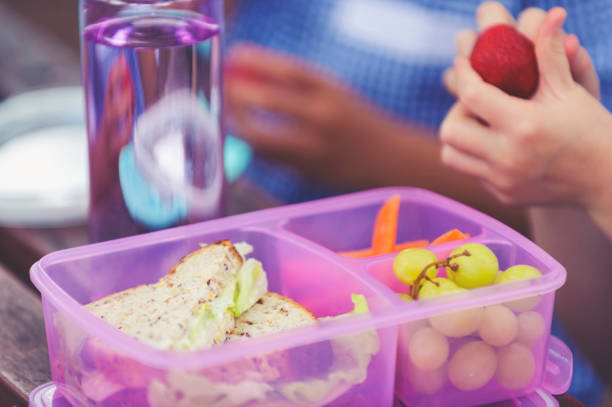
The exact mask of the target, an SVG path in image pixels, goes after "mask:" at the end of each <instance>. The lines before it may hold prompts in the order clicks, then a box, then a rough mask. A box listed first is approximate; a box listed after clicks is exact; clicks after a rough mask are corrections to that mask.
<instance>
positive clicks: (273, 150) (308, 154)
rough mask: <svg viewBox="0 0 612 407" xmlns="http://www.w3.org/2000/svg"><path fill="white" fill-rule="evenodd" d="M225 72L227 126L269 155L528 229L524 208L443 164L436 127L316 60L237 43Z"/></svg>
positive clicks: (354, 183) (321, 174) (315, 172)
mask: <svg viewBox="0 0 612 407" xmlns="http://www.w3.org/2000/svg"><path fill="white" fill-rule="evenodd" d="M225 80H226V83H225V96H226V97H225V103H226V106H227V108H228V113H229V115H228V118H229V123H230V126H231V128H232V130H233V131H234V132H235V133H236V134H239V135H240V136H241V137H243V138H244V139H245V140H246V141H248V142H249V143H250V145H251V146H252V147H253V148H254V149H255V150H256V151H257V152H258V153H259V154H261V155H263V156H265V157H267V158H268V159H272V160H275V161H278V162H282V163H286V164H289V165H291V166H293V167H295V168H297V169H299V170H300V171H301V172H302V173H304V174H305V175H306V176H308V177H310V178H311V179H314V180H316V181H318V182H321V183H323V184H325V185H327V186H330V187H333V188H338V189H340V190H361V189H366V188H374V187H382V186H393V185H407V186H415V187H421V188H425V189H429V190H432V191H435V192H438V193H441V194H444V195H446V196H449V197H451V198H454V199H456V200H458V201H461V202H463V203H466V204H468V205H470V206H472V207H474V208H476V209H479V210H482V211H483V212H485V213H488V214H489V215H491V216H493V217H495V218H498V219H500V220H501V221H503V222H505V223H507V224H509V225H510V226H512V227H513V228H515V229H517V230H519V231H520V232H522V233H526V224H527V221H526V216H525V214H524V210H523V209H521V208H516V207H514V208H513V207H509V206H506V205H502V204H500V203H498V202H497V201H496V200H495V199H494V197H493V196H492V195H491V194H489V193H488V192H487V191H486V190H485V189H484V188H483V187H482V186H481V185H480V184H479V183H478V182H477V181H476V180H475V179H473V178H471V177H468V176H465V175H462V174H460V173H457V172H455V171H453V170H451V169H449V168H446V167H445V166H443V165H442V163H441V160H440V149H441V144H440V142H439V140H438V139H437V137H436V133H435V131H434V129H429V128H424V127H419V126H417V125H415V124H412V123H410V122H407V121H401V120H398V119H397V118H394V117H392V116H391V115H389V114H387V113H386V112H384V111H383V110H382V109H381V108H379V107H377V106H375V105H374V104H373V103H370V102H369V101H368V100H367V99H366V98H364V97H363V96H362V95H360V94H358V93H357V92H355V91H354V90H353V89H351V88H350V87H348V86H347V85H346V84H344V83H342V82H341V81H339V80H337V79H335V78H333V77H331V76H330V75H328V74H326V73H324V72H321V71H320V70H319V69H317V68H316V67H313V66H310V65H308V64H307V63H305V62H304V61H301V60H298V59H296V58H294V57H290V56H288V55H285V54H281V53H278V52H274V51H270V50H266V49H263V48H261V47H258V46H253V45H242V46H237V47H234V48H233V49H232V50H231V51H230V55H229V57H228V59H227V65H226V75H225ZM262 112H266V114H264V115H262Z"/></svg>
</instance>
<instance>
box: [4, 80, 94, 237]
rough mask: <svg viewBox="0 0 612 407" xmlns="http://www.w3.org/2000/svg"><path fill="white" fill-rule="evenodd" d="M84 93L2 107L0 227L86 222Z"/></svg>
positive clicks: (13, 101) (38, 95) (29, 96)
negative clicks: (0, 225)
mask: <svg viewBox="0 0 612 407" xmlns="http://www.w3.org/2000/svg"><path fill="white" fill-rule="evenodd" d="M84 110H85V109H84V102H83V89H82V87H80V86H71V87H60V88H48V89H41V90H36V91H31V92H27V93H23V94H20V95H17V96H13V97H11V98H9V99H7V100H5V101H4V102H2V103H0V224H2V225H7V226H25V227H55V226H64V225H75V224H84V223H86V220H87V208H88V203H89V178H88V177H89V175H88V158H87V135H86V128H85V114H84Z"/></svg>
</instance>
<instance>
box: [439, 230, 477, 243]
mask: <svg viewBox="0 0 612 407" xmlns="http://www.w3.org/2000/svg"><path fill="white" fill-rule="evenodd" d="M468 237H470V234H469V233H463V232H461V231H460V230H459V229H452V230H449V231H448V232H446V233H443V234H441V235H440V236H438V237H437V238H435V239H434V240H433V241H432V242H431V244H432V245H434V244H438V243H446V242H452V241H454V240H461V239H467V238H468Z"/></svg>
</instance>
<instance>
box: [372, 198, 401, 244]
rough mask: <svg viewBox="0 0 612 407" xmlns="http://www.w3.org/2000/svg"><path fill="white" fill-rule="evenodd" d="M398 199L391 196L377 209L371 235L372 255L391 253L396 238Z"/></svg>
mask: <svg viewBox="0 0 612 407" xmlns="http://www.w3.org/2000/svg"><path fill="white" fill-rule="evenodd" d="M399 206H400V197H399V195H393V196H392V197H391V198H389V199H388V200H387V201H386V202H385V203H384V204H383V206H382V207H381V208H380V209H379V211H378V214H377V215H376V222H375V223H374V233H373V234H372V252H373V254H374V255H378V254H384V253H391V252H392V251H393V246H395V238H396V236H397V219H398V215H399Z"/></svg>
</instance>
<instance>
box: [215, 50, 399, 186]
mask: <svg viewBox="0 0 612 407" xmlns="http://www.w3.org/2000/svg"><path fill="white" fill-rule="evenodd" d="M225 103H226V107H227V111H228V113H229V115H228V118H229V121H230V127H231V129H232V131H235V132H237V133H238V134H239V135H240V136H241V137H243V138H244V139H245V140H246V141H247V142H248V143H250V145H251V146H252V147H253V148H254V150H255V151H257V152H259V153H260V154H262V155H263V156H265V157H267V158H270V159H273V160H276V161H278V162H282V163H287V164H291V165H292V166H294V167H296V168H298V169H299V170H300V171H302V172H304V173H305V174H307V175H309V176H311V177H314V178H315V179H318V180H320V181H324V182H326V183H328V184H330V185H333V186H342V187H357V186H361V185H363V183H365V182H367V181H366V180H367V179H368V178H370V177H371V172H372V170H371V168H368V166H366V165H365V163H366V162H368V160H369V159H370V158H371V152H372V148H373V146H374V145H377V144H380V143H383V140H384V139H385V137H387V136H386V134H388V133H389V132H387V131H385V129H386V126H387V125H388V124H387V123H388V122H391V120H389V118H388V117H387V115H386V114H385V113H383V112H382V111H380V110H379V109H378V108H376V107H374V106H373V105H371V104H370V103H369V102H367V101H366V100H365V99H364V98H363V97H362V96H361V95H359V94H357V92H355V91H353V90H352V89H350V88H349V87H348V86H347V85H345V84H344V83H342V82H341V81H339V80H337V79H335V78H333V77H331V76H329V75H328V74H326V73H324V72H321V71H320V70H319V69H317V68H315V67H313V66H310V65H308V64H306V63H305V62H303V61H300V60H298V59H296V58H293V57H290V56H288V55H284V54H281V53H278V52H274V51H270V50H265V49H263V48H261V47H258V46H254V45H240V46H237V47H234V48H233V49H232V50H231V51H230V53H229V55H228V58H227V64H226V70H225ZM262 112H264V114H262ZM368 172H369V173H370V174H368Z"/></svg>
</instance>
